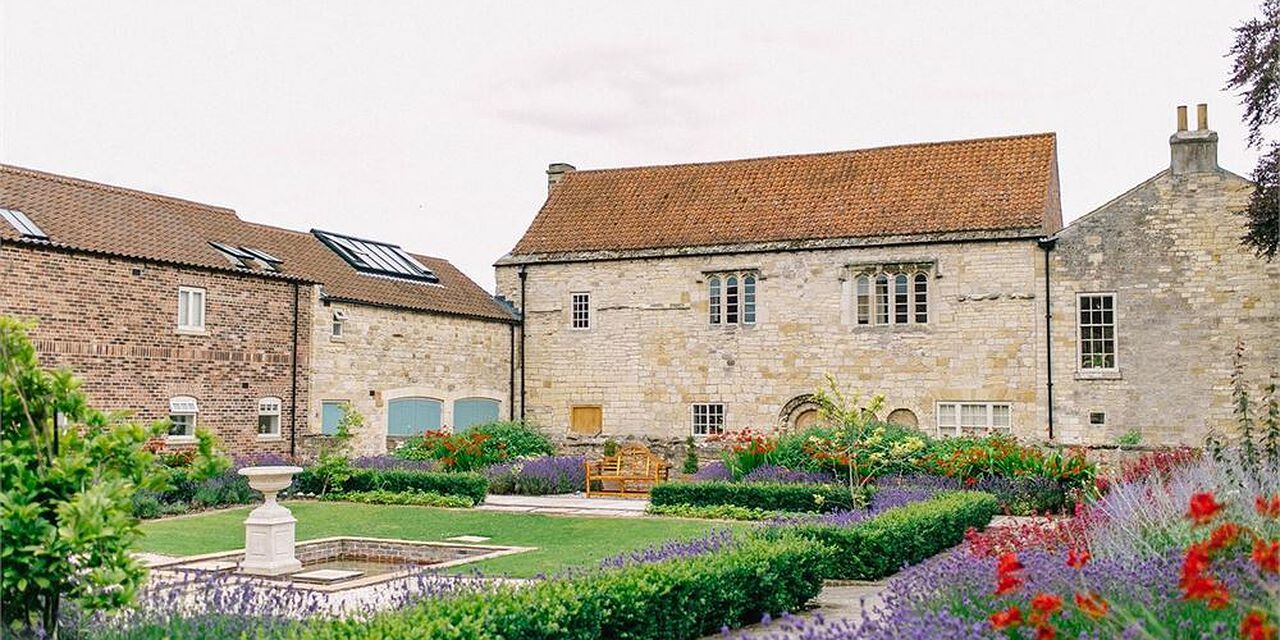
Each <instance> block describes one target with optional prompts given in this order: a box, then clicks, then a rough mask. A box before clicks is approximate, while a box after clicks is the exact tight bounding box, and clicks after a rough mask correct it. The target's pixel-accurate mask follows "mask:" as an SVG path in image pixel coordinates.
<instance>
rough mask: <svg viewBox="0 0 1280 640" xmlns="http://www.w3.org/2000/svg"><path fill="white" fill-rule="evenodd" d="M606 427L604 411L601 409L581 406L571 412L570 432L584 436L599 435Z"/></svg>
mask: <svg viewBox="0 0 1280 640" xmlns="http://www.w3.org/2000/svg"><path fill="white" fill-rule="evenodd" d="M603 426H604V410H603V409H601V408H600V407H592V406H579V407H573V408H572V409H570V411H569V430H570V431H572V432H574V433H577V434H581V435H584V436H594V435H599V434H600V430H601V429H602V428H603Z"/></svg>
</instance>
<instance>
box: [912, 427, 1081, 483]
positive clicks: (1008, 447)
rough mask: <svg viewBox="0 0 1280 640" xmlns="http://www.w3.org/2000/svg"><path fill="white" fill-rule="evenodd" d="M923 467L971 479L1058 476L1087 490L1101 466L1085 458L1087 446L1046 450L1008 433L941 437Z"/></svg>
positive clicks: (963, 478) (1064, 481) (1057, 477)
mask: <svg viewBox="0 0 1280 640" xmlns="http://www.w3.org/2000/svg"><path fill="white" fill-rule="evenodd" d="M921 467H922V470H924V471H927V472H930V473H936V474H940V475H945V476H948V477H952V478H957V479H960V480H963V481H967V480H969V479H970V478H974V479H977V478H982V477H989V476H1000V477H1004V478H1026V477H1034V476H1038V477H1042V478H1049V479H1051V480H1056V481H1057V482H1059V483H1061V484H1062V485H1063V487H1064V488H1067V489H1079V490H1085V489H1089V488H1091V487H1092V486H1093V480H1094V476H1095V475H1096V474H1097V467H1096V466H1095V465H1094V464H1092V463H1090V462H1089V461H1087V460H1086V459H1085V455H1084V451H1083V450H1079V449H1076V450H1071V451H1068V452H1067V453H1065V454H1064V453H1063V452H1062V451H1059V450H1053V451H1048V452H1046V451H1043V450H1041V449H1039V448H1037V447H1029V446H1023V445H1020V444H1018V441H1017V440H1014V439H1013V438H1011V437H1009V436H1005V435H994V436H988V437H985V438H947V439H943V440H937V441H935V442H934V443H933V445H932V447H931V452H930V456H929V457H928V459H927V460H925V461H923V463H922V465H921Z"/></svg>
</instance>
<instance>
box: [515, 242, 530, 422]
mask: <svg viewBox="0 0 1280 640" xmlns="http://www.w3.org/2000/svg"><path fill="white" fill-rule="evenodd" d="M516 274H517V275H519V276H520V421H521V422H524V402H525V393H524V382H525V372H524V347H525V341H524V334H525V318H527V317H528V316H529V314H528V311H527V308H526V305H525V300H524V295H525V283H526V282H527V280H528V277H529V272H528V268H527V267H526V266H525V265H523V264H522V265H520V267H519V268H518V269H517V270H516Z"/></svg>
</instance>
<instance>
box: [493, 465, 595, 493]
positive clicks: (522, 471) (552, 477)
mask: <svg viewBox="0 0 1280 640" xmlns="http://www.w3.org/2000/svg"><path fill="white" fill-rule="evenodd" d="M585 464H586V458H583V457H582V456H544V457H541V458H532V459H529V460H518V461H516V462H504V463H501V464H495V465H492V466H489V467H486V468H485V470H484V475H485V477H487V478H488V479H489V493H496V494H519V495H526V496H545V495H552V494H558V493H573V492H575V491H580V490H582V488H583V485H584V484H585V483H586V480H587V474H586V466H585Z"/></svg>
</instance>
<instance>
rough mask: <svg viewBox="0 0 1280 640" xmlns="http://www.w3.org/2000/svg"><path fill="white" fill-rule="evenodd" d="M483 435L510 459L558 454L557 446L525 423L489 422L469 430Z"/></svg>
mask: <svg viewBox="0 0 1280 640" xmlns="http://www.w3.org/2000/svg"><path fill="white" fill-rule="evenodd" d="M467 431H468V432H469V433H483V434H484V435H486V436H489V438H490V441H491V442H493V443H494V444H495V445H496V446H497V447H499V448H501V449H503V450H505V451H506V452H507V457H508V458H536V457H539V456H549V455H551V454H553V453H555V452H556V448H555V445H553V444H551V440H550V439H548V438H547V436H545V435H543V434H542V432H541V431H539V430H538V429H537V428H535V427H533V426H531V425H529V424H526V423H523V422H507V421H498V422H488V423H485V424H481V425H476V426H474V427H472V428H470V429H468V430H467Z"/></svg>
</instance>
